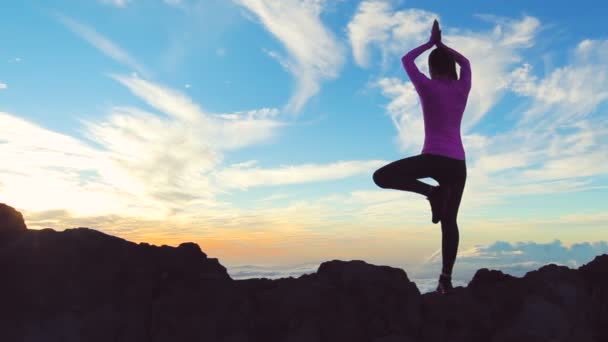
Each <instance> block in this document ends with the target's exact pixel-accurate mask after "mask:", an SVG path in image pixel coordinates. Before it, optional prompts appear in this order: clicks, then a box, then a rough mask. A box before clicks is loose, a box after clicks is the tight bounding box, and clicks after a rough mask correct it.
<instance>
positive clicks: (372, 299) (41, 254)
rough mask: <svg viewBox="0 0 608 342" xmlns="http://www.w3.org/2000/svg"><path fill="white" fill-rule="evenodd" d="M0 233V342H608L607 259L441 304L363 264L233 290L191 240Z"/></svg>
mask: <svg viewBox="0 0 608 342" xmlns="http://www.w3.org/2000/svg"><path fill="white" fill-rule="evenodd" d="M8 232H10V233H8ZM0 237H1V238H2V241H3V243H2V244H1V245H0V270H1V271H2V279H1V280H0V303H1V304H2V305H0V341H233V342H237V341H290V342H297V341H302V342H304V341H306V342H314V341H374V342H397V341H410V342H416V341H496V342H499V341H598V342H599V341H608V334H607V333H606V331H607V329H605V327H606V326H608V255H603V256H599V257H596V258H595V260H593V261H592V262H590V263H588V264H586V265H584V266H582V267H580V268H579V269H577V270H573V269H569V268H567V267H563V266H556V265H547V266H544V267H542V268H540V269H539V270H537V271H533V272H529V273H528V274H526V275H525V276H524V277H522V278H515V277H512V276H509V275H505V274H503V273H502V272H499V271H491V270H487V269H482V270H479V271H478V272H477V273H476V274H475V276H474V278H473V279H472V280H471V282H470V283H469V285H468V286H467V287H466V288H462V287H461V288H457V290H456V292H455V293H454V294H453V295H450V296H441V295H438V294H435V293H429V294H424V295H421V294H420V292H419V291H418V289H417V287H416V285H415V284H414V283H413V282H411V281H410V280H409V279H408V276H407V274H406V272H404V271H403V270H402V269H398V268H393V267H388V266H376V265H371V264H368V263H366V262H364V261H361V260H351V261H341V260H332V261H327V262H324V263H322V264H321V265H320V266H319V268H318V270H317V272H316V273H312V274H306V275H302V276H300V277H298V278H293V277H289V278H282V279H275V280H270V279H265V278H262V279H245V280H233V279H231V278H230V277H229V275H228V274H227V272H226V269H225V268H224V267H223V266H222V265H221V264H219V262H218V260H217V259H214V258H208V257H207V255H205V253H203V252H202V251H201V250H200V248H199V247H198V246H197V245H196V244H193V243H184V244H181V245H180V246H178V247H169V246H160V247H159V246H152V245H149V244H145V243H140V244H136V243H132V242H129V241H126V240H123V239H120V238H117V237H113V236H110V235H106V234H104V233H101V232H98V231H95V230H92V229H88V228H76V229H68V230H65V231H62V232H56V231H54V230H52V229H43V230H28V229H27V228H26V227H25V224H24V223H23V218H22V217H21V215H20V214H19V213H18V212H17V211H15V210H14V209H12V208H10V207H8V206H4V205H0Z"/></svg>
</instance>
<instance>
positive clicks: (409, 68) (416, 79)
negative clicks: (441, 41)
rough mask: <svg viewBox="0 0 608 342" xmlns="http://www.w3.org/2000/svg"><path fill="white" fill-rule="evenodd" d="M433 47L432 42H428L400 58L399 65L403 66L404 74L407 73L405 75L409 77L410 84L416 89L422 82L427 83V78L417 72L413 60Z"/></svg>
mask: <svg viewBox="0 0 608 342" xmlns="http://www.w3.org/2000/svg"><path fill="white" fill-rule="evenodd" d="M433 45H434V43H433V42H431V41H428V42H426V43H424V44H422V45H420V46H419V47H416V48H414V49H412V50H411V51H410V52H408V53H406V54H405V55H404V56H403V57H401V63H402V64H403V68H404V69H405V72H407V75H408V76H409V77H410V80H412V83H413V84H414V86H415V87H416V88H417V89H418V87H419V86H420V85H422V84H423V82H426V81H428V77H426V75H425V74H423V73H422V72H420V70H418V67H416V63H414V60H415V59H416V57H418V56H420V55H421V54H422V53H423V52H424V51H426V50H428V49H430V48H432V47H433Z"/></svg>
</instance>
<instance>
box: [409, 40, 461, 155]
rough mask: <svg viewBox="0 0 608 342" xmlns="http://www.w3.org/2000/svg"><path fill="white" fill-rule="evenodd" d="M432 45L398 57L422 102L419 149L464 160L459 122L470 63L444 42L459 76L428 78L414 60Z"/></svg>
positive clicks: (429, 44) (424, 45)
mask: <svg viewBox="0 0 608 342" xmlns="http://www.w3.org/2000/svg"><path fill="white" fill-rule="evenodd" d="M432 46H433V44H432V43H426V44H423V45H420V46H419V47H417V48H414V49H413V50H412V51H410V52H408V53H407V54H406V55H405V56H403V58H401V62H402V63H403V67H404V68H405V71H406V72H407V74H408V76H409V77H410V80H411V81H412V84H413V85H414V88H416V91H417V92H418V96H419V97H420V105H421V106H422V114H423V118H424V146H423V147H422V152H421V153H432V154H439V155H443V156H446V157H450V158H454V159H460V160H464V159H465V153H464V147H463V145H462V140H461V138H460V122H461V121H462V114H463V113H464V109H465V107H466V105H467V98H468V96H469V91H470V90H471V65H470V63H469V60H468V59H466V58H465V57H464V56H463V55H461V54H460V53H458V52H456V50H453V49H451V48H449V47H447V46H445V45H444V46H445V48H447V49H448V50H449V51H450V52H451V53H452V56H454V60H455V61H456V63H458V65H460V79H458V80H432V79H429V78H428V77H426V75H425V74H423V73H421V72H420V70H418V68H417V67H416V64H415V63H414V60H415V59H416V57H418V56H419V55H420V54H421V53H422V52H424V51H425V50H427V49H429V48H431V47H432Z"/></svg>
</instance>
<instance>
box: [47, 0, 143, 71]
mask: <svg viewBox="0 0 608 342" xmlns="http://www.w3.org/2000/svg"><path fill="white" fill-rule="evenodd" d="M121 3H122V1H121ZM58 18H59V20H60V21H61V22H62V23H63V24H64V25H65V26H66V27H67V28H69V29H70V30H72V31H73V32H74V33H76V34H77V35H79V36H80V37H81V38H83V39H84V40H86V41H87V42H88V43H89V44H91V45H93V46H94V47H95V48H96V49H97V50H99V51H101V52H102V53H104V54H105V55H107V56H108V57H110V58H112V59H114V60H115V61H117V62H120V63H122V64H124V65H126V66H128V67H130V68H133V69H134V70H136V71H137V72H139V73H141V74H142V75H148V71H147V70H146V69H145V68H144V67H143V66H141V65H139V63H137V61H136V60H135V59H134V58H133V57H131V56H130V55H129V53H128V52H126V51H125V50H124V49H122V48H121V47H120V46H118V45H117V44H115V43H114V42H112V41H111V40H109V39H108V38H106V37H105V36H103V35H102V34H100V33H99V32H97V31H95V30H94V29H93V28H91V27H89V26H87V25H84V24H82V23H79V22H77V21H75V20H74V19H71V18H69V17H67V16H64V15H58Z"/></svg>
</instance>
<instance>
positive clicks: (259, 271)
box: [224, 263, 467, 293]
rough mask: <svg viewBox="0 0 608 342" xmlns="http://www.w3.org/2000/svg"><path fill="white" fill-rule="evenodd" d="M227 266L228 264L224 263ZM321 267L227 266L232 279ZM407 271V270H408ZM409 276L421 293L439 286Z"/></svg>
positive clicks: (280, 275) (298, 272)
mask: <svg viewBox="0 0 608 342" xmlns="http://www.w3.org/2000/svg"><path fill="white" fill-rule="evenodd" d="M224 266H226V265H224ZM318 268H319V264H316V263H315V264H300V265H293V266H289V267H286V266H266V265H234V266H226V269H227V271H228V274H229V275H230V277H231V278H232V279H235V280H240V279H250V278H268V279H279V278H288V277H293V278H298V277H299V276H301V275H303V274H310V273H315V272H316V271H317V269H318ZM406 273H407V272H406ZM408 278H409V279H410V280H411V281H413V282H414V283H416V286H417V287H418V290H419V291H420V293H428V292H432V291H435V288H436V287H437V277H436V278H420V277H418V278H417V277H416V276H415V275H413V274H410V273H408ZM452 284H453V285H454V286H466V285H467V281H464V280H459V279H454V280H453V281H452Z"/></svg>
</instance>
